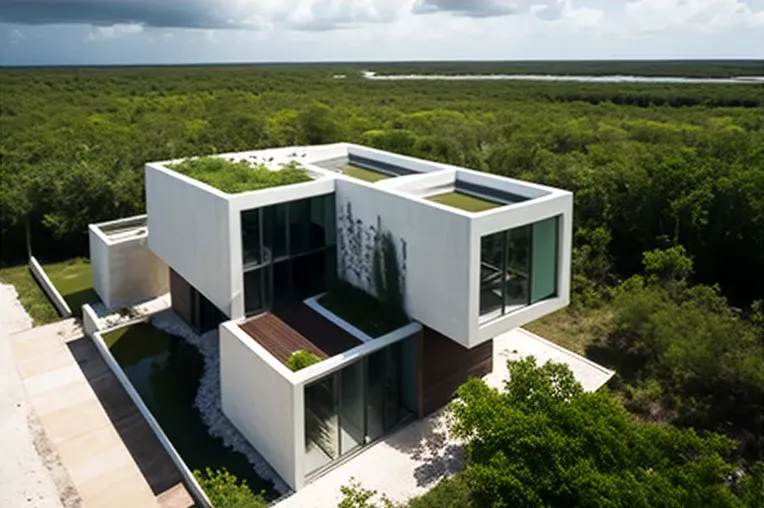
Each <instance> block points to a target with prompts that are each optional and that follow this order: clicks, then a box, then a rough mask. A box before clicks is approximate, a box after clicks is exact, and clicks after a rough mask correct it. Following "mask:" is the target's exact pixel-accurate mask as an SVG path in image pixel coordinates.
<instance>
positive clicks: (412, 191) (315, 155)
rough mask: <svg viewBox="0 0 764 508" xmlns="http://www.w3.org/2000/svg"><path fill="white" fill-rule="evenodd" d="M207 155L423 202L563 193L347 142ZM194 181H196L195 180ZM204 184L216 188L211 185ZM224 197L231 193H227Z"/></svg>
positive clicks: (510, 200) (167, 164) (507, 200)
mask: <svg viewBox="0 0 764 508" xmlns="http://www.w3.org/2000/svg"><path fill="white" fill-rule="evenodd" d="M211 157H216V158H221V159H225V160H227V161H228V162H230V163H233V164H236V163H239V162H244V161H246V162H247V163H249V164H253V165H257V166H262V167H265V168H267V169H270V170H272V171H279V170H280V169H282V167H283V166H284V165H286V164H289V163H290V162H296V163H298V164H299V165H300V166H302V168H303V169H304V170H305V171H306V173H307V174H308V175H310V177H311V178H313V179H316V180H317V179H324V178H329V179H345V180H352V181H355V182H362V183H363V184H369V185H375V186H378V187H379V188H380V190H382V189H384V190H385V191H387V192H393V193H403V194H409V195H413V196H418V197H419V198H424V199H425V200H426V199H427V198H428V197H431V196H433V195H435V194H442V193H444V192H456V193H459V194H468V195H470V196H472V197H475V198H477V199H482V200H485V201H489V202H495V203H498V204H499V206H507V205H512V204H515V203H520V202H523V201H528V200H531V199H536V198H540V197H543V196H547V195H550V194H553V193H561V192H566V191H562V190H560V189H555V188H552V187H547V186H544V185H539V184H535V183H532V182H527V181H522V180H516V179H513V178H508V177H504V176H500V175H496V174H492V173H486V172H481V171H476V170H472V169H469V168H462V167H458V166H453V165H449V164H444V163H439V162H435V161H430V160H426V159H419V158H415V157H410V156H406V155H401V154H396V153H392V152H386V151H383V150H378V149H375V148H369V147H365V146H361V145H355V144H351V143H334V144H329V145H314V146H289V147H283V148H268V149H263V150H253V151H247V152H236V153H226V154H220V155H213V156H211ZM182 160H183V159H180V160H171V161H164V162H158V163H153V164H154V165H157V166H160V167H163V168H165V169H168V170H170V171H175V169H174V168H173V167H172V165H173V164H177V163H178V162H180V161H182ZM150 164H151V163H150ZM180 174H183V173H180ZM427 175H429V176H431V177H433V179H432V180H429V179H428V178H427ZM444 175H452V176H450V177H448V176H446V177H445V178H446V179H448V178H450V180H449V181H445V180H444ZM188 177H189V178H194V177H193V175H188ZM420 177H424V178H420ZM197 181H200V180H198V179H197ZM204 183H207V182H204ZM291 183H293V182H286V183H281V184H276V185H274V186H284V185H290V184H291ZM294 183H297V182H294ZM207 184H208V185H211V186H212V187H215V185H214V184H211V183H207ZM274 186H268V187H264V188H257V189H253V190H251V191H248V190H246V189H245V190H242V191H237V192H235V193H239V192H257V191H259V190H265V189H269V188H273V187H274ZM221 190H222V189H221ZM222 191H223V192H226V191H225V190H222ZM227 193H229V194H231V192H227ZM460 211H461V212H462V213H463V212H465V211H467V213H475V212H472V211H469V210H460Z"/></svg>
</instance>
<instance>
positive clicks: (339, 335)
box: [239, 303, 361, 364]
mask: <svg viewBox="0 0 764 508" xmlns="http://www.w3.org/2000/svg"><path fill="white" fill-rule="evenodd" d="M239 326H240V328H241V329H242V330H244V332H246V334H247V335H249V336H250V337H252V338H253V339H254V340H256V341H257V342H258V344H260V345H261V346H263V347H264V348H265V349H266V350H267V351H268V352H269V353H270V354H272V355H273V356H274V357H276V358H277V359H278V360H279V361H281V362H282V363H284V364H286V362H287V360H289V357H290V356H292V353H294V352H295V351H299V350H305V351H310V352H311V353H313V354H316V355H318V357H319V358H321V359H326V358H330V357H332V356H334V355H337V354H340V353H342V352H344V351H347V350H348V349H352V348H354V347H356V346H358V345H360V344H361V341H359V340H358V339H356V338H355V337H353V336H352V335H350V334H349V333H347V332H346V331H345V330H343V329H341V328H339V327H337V326H335V325H334V324H333V323H331V322H330V321H328V320H326V319H324V318H323V317H322V316H321V315H320V314H318V313H316V312H314V311H313V310H312V309H310V308H309V307H307V306H306V305H304V304H302V303H300V304H298V305H296V306H295V307H292V308H289V309H284V310H281V311H279V312H278V316H276V315H275V314H272V313H270V312H266V313H264V314H261V315H259V316H255V317H253V318H250V319H248V320H246V321H244V322H243V323H241V325H239Z"/></svg>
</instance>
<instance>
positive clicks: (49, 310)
mask: <svg viewBox="0 0 764 508" xmlns="http://www.w3.org/2000/svg"><path fill="white" fill-rule="evenodd" d="M0 282H2V283H3V284H11V285H12V286H14V287H15V288H16V292H17V293H18V294H19V301H20V302H21V305H22V306H23V307H24V309H25V310H26V311H27V314H29V316H30V317H31V318H32V320H33V321H34V324H35V325H44V324H46V323H52V322H54V321H58V319H59V315H58V312H56V308H55V307H53V304H52V303H51V302H50V300H49V299H48V296H47V295H46V294H45V292H44V291H43V290H42V288H41V287H40V285H39V284H37V281H36V280H35V278H34V277H32V272H30V271H29V265H26V264H24V265H17V266H10V267H7V268H0Z"/></svg>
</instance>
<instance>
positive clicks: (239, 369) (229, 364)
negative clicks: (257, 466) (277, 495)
mask: <svg viewBox="0 0 764 508" xmlns="http://www.w3.org/2000/svg"><path fill="white" fill-rule="evenodd" d="M219 337H220V338H219V340H220V396H221V402H222V408H223V414H225V416H226V418H228V419H229V420H230V421H231V423H233V425H234V426H235V427H236V428H237V429H238V430H239V432H241V433H242V435H243V436H244V437H245V438H247V440H248V441H249V442H250V443H251V444H252V446H254V448H255V449H256V450H257V452H258V453H259V454H260V455H262V456H263V458H264V459H265V460H267V461H268V463H269V464H270V465H271V467H273V469H274V470H275V471H276V472H277V473H278V474H279V475H280V476H281V478H282V479H283V480H284V482H285V483H286V484H287V485H289V486H290V487H291V488H293V489H295V490H297V489H299V488H300V487H302V485H303V473H302V467H301V464H302V456H303V454H304V448H305V445H304V431H303V429H304V407H303V387H302V386H301V385H299V386H298V385H295V384H293V383H292V382H290V378H292V377H293V375H292V374H293V373H292V372H291V371H290V370H289V369H288V368H287V367H286V366H285V365H284V364H282V363H281V362H279V361H278V360H277V359H276V358H274V357H273V356H272V355H271V354H270V353H268V352H267V351H266V350H265V349H263V347H262V346H260V345H259V344H258V343H257V342H256V341H255V340H253V339H252V338H251V337H249V336H247V335H246V334H245V333H244V332H243V331H242V330H241V329H240V328H239V326H238V325H237V324H236V323H234V322H230V321H229V322H226V323H223V324H222V325H221V326H220V333H219Z"/></svg>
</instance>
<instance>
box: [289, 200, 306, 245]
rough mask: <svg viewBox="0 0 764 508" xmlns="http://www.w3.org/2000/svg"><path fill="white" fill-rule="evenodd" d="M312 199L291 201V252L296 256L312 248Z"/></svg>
mask: <svg viewBox="0 0 764 508" xmlns="http://www.w3.org/2000/svg"><path fill="white" fill-rule="evenodd" d="M310 226H311V224H310V200H309V199H301V200H299V201H292V202H291V203H289V254H290V255H292V256H295V255H297V254H302V253H303V252H306V251H308V250H309V249H310V229H311V228H310Z"/></svg>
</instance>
